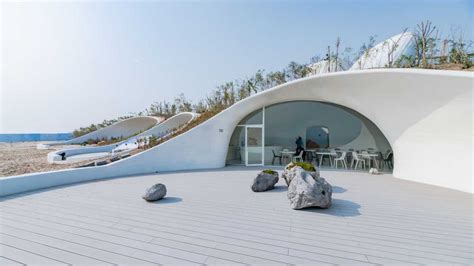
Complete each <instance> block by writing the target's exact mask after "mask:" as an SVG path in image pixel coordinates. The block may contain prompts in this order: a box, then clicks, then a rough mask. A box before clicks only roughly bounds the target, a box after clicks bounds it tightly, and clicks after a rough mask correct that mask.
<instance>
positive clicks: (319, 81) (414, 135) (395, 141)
mask: <svg viewBox="0 0 474 266" xmlns="http://www.w3.org/2000/svg"><path fill="white" fill-rule="evenodd" d="M473 82H474V74H473V73H468V72H457V71H436V70H419V69H379V70H366V71H351V72H339V73H331V74H325V75H319V76H312V77H309V78H304V79H299V80H295V81H293V82H289V83H286V84H282V85H279V86H277V87H275V88H272V89H269V90H266V91H264V92H261V93H258V94H256V95H254V96H252V97H249V98H247V99H244V100H242V101H240V102H238V103H236V104H234V105H233V106H231V107H229V108H228V109H226V110H224V111H223V112H221V113H219V114H218V115H216V116H215V117H213V118H211V119H210V120H208V121H206V122H204V123H203V124H200V125H199V126H196V127H195V128H193V129H192V130H190V131H188V132H186V133H184V134H182V135H179V136H177V137H175V138H173V139H171V140H169V141H166V142H164V143H162V144H160V145H158V146H156V147H154V148H152V149H150V150H147V151H145V152H142V153H140V154H137V155H135V156H132V157H129V158H127V159H124V160H120V161H117V162H114V163H112V164H109V165H105V166H99V167H94V168H82V169H68V170H62V171H55V172H46V173H35V174H28V175H22V176H16V177H9V178H4V179H0V189H1V193H0V195H8V194H14V193H18V192H22V191H29V190H34V189H39V188H46V187H51V186H57V185H64V184H71V183H76V182H81V181H88V180H95V179H101V178H109V177H117V176H129V175H134V174H143V173H154V172H158V171H174V170H190V169H204V168H219V167H223V166H225V161H226V155H227V151H228V145H229V141H230V138H231V135H232V133H233V131H234V129H235V127H236V125H237V124H238V123H239V122H240V121H241V120H242V119H243V118H244V117H246V116H247V115H248V114H250V113H251V112H252V111H254V110H257V109H259V108H262V107H264V106H269V105H273V104H277V103H281V102H286V101H302V100H303V101H319V102H326V103H331V104H335V105H339V106H344V107H346V108H349V109H352V110H354V111H356V112H358V113H360V114H361V115H363V116H364V117H365V118H367V119H368V120H370V121H372V122H373V123H374V124H375V125H376V126H377V127H378V128H379V129H380V131H381V132H382V133H383V135H384V136H385V137H386V139H387V140H388V142H389V143H390V146H391V147H392V149H393V151H394V155H395V167H394V171H393V175H394V176H395V177H398V178H401V179H406V180H410V181H416V182H422V183H426V184H432V185H437V186H442V187H446V188H452V189H457V190H461V191H465V192H470V193H472V192H473V191H474V189H473V181H472V171H473V168H472V167H473V163H472V161H473V139H474V135H473V131H472V124H473V116H472V113H473V90H474V88H473V85H472V84H473Z"/></svg>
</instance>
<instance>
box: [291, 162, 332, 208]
mask: <svg viewBox="0 0 474 266" xmlns="http://www.w3.org/2000/svg"><path fill="white" fill-rule="evenodd" d="M294 168H296V170H295V171H294V177H293V179H292V180H291V183H290V185H289V186H288V194H287V196H288V199H289V200H290V206H291V208H292V209H295V210H298V209H303V208H308V207H320V208H329V207H330V206H331V201H332V199H331V197H332V187H331V185H330V184H329V183H328V182H327V181H326V180H325V179H324V178H322V177H319V176H318V177H316V175H315V174H314V175H311V172H306V171H305V170H303V169H302V168H301V167H294Z"/></svg>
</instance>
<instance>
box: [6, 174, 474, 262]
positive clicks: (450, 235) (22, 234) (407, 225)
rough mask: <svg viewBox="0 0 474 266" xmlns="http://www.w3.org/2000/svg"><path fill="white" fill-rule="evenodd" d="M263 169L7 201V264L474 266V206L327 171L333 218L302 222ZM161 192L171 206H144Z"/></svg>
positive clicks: (467, 197)
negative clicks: (255, 187) (257, 181)
mask: <svg viewBox="0 0 474 266" xmlns="http://www.w3.org/2000/svg"><path fill="white" fill-rule="evenodd" d="M257 172H258V170H257V169H256V168H224V169H218V170H215V171H198V172H181V173H169V174H159V175H148V176H138V177H128V178H120V179H112V180H105V181H98V182H92V183H84V184H79V185H75V186H67V187H63V188H58V189H50V190H46V191H43V192H38V193H32V194H26V195H18V196H16V197H10V198H4V199H3V200H2V201H0V208H1V219H0V230H1V237H0V264H1V265H9V264H12V265H16V264H18V263H27V264H43V265H52V264H66V263H70V264H87V265H92V264H94V265H103V264H111V263H114V264H129V265H137V264H141V265H142V264H143V265H145V264H175V265H184V264H204V263H205V264H272V265H279V264H307V265H316V264H317V265H320V264H321V265H326V264H346V265H354V264H399V265H400V264H403V265H411V264H451V265H452V264H473V263H474V254H473V252H472V250H473V249H474V241H472V239H473V227H472V226H473V207H472V195H471V194H467V193H462V192H457V191H454V190H449V189H443V188H439V187H434V186H430V185H424V184H420V183H415V182H409V181H404V180H400V179H397V178H393V177H392V176H390V175H377V176H372V175H368V174H366V173H360V172H335V171H322V176H324V177H325V178H326V179H327V180H328V181H329V182H330V183H331V184H332V185H333V188H334V194H333V206H332V207H331V208H330V209H327V210H322V209H309V210H306V211H304V210H303V211H295V210H291V209H290V207H289V202H288V199H287V198H286V186H284V185H283V182H282V181H281V182H280V183H279V184H278V185H277V188H276V189H275V190H273V191H270V192H263V193H254V192H252V191H251V190H250V184H251V181H252V179H253V178H254V177H255V175H256V173H257ZM157 182H162V183H164V184H166V186H167V188H168V196H167V198H166V199H164V200H163V201H161V202H157V203H147V202H145V201H144V200H142V199H141V198H140V196H141V195H142V193H143V192H144V191H145V189H146V188H147V187H149V186H151V185H153V184H155V183H157Z"/></svg>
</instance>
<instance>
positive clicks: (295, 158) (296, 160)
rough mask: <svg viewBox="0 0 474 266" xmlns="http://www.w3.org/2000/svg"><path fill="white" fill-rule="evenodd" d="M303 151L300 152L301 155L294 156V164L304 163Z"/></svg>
mask: <svg viewBox="0 0 474 266" xmlns="http://www.w3.org/2000/svg"><path fill="white" fill-rule="evenodd" d="M303 152H304V151H303V150H302V151H301V152H300V154H298V155H296V156H293V162H298V161H299V162H302V161H303Z"/></svg>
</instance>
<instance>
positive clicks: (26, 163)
mask: <svg viewBox="0 0 474 266" xmlns="http://www.w3.org/2000/svg"><path fill="white" fill-rule="evenodd" d="M38 143H39V142H15V143H4V142H0V177H6V176H12V175H21V174H28V173H36V172H46V171H53V170H60V169H67V168H73V167H77V166H79V165H82V164H85V163H87V162H80V163H72V164H49V163H48V161H47V160H46V156H47V155H48V153H49V152H51V151H54V149H48V150H38V149H36V145H37V144H38Z"/></svg>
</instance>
